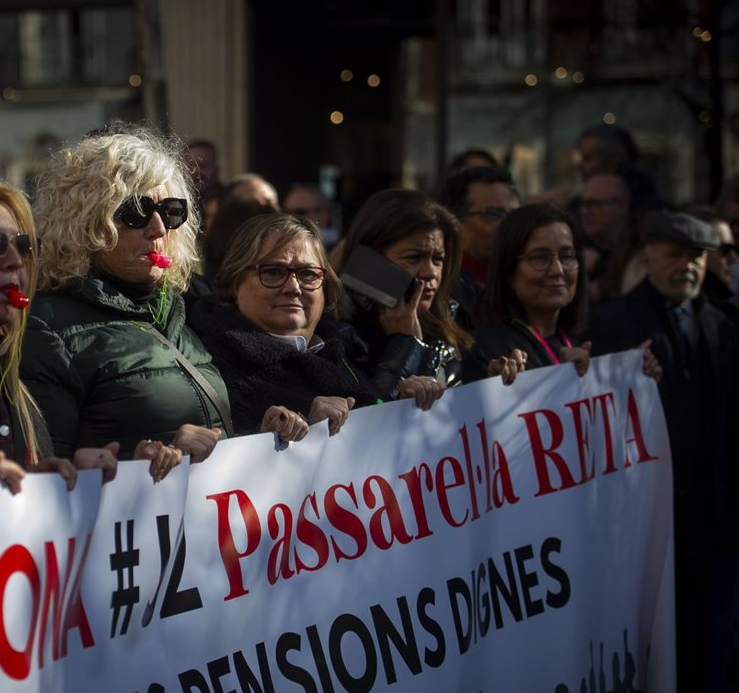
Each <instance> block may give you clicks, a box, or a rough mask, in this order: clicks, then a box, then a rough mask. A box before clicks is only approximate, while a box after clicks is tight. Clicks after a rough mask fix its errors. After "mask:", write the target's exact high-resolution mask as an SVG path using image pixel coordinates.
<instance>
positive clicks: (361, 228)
mask: <svg viewBox="0 0 739 693" xmlns="http://www.w3.org/2000/svg"><path fill="white" fill-rule="evenodd" d="M437 229H438V230H439V231H441V233H442V235H443V237H444V266H443V268H442V272H441V281H440V283H439V288H438V290H437V292H436V296H435V297H434V301H433V303H432V304H431V307H430V308H429V310H428V311H424V312H423V313H420V314H419V316H418V320H419V322H420V323H421V329H422V330H423V335H424V339H429V338H430V339H440V340H445V341H447V342H449V343H450V344H452V345H453V346H454V347H455V348H456V349H457V350H458V351H459V350H460V349H461V347H466V346H469V345H470V344H471V343H472V338H471V336H470V335H469V334H468V333H467V332H465V330H463V329H462V328H461V327H460V326H459V325H457V323H456V322H454V318H453V317H452V314H451V312H450V310H449V298H450V296H451V291H452V287H453V286H454V282H455V281H456V280H457V277H458V276H459V267H460V264H461V262H462V246H461V240H460V238H461V232H460V226H459V222H458V221H457V219H456V217H455V216H454V215H453V214H452V213H451V212H449V210H447V209H446V208H444V207H442V206H441V205H440V204H437V203H436V202H434V201H433V200H432V199H431V198H430V197H428V196H427V195H424V194H423V193H421V192H418V191H416V190H403V189H400V188H393V189H390V190H382V191H381V192H378V193H375V194H374V195H372V197H370V198H369V199H368V200H367V201H366V202H365V203H364V204H363V205H362V207H361V208H360V210H359V212H358V213H357V216H356V217H355V218H354V221H353V222H352V225H351V227H350V228H349V232H348V234H347V236H346V240H345V242H344V244H343V247H342V250H341V255H340V257H339V259H338V261H337V263H336V265H337V266H336V270H337V271H338V272H340V271H341V268H342V267H343V266H344V264H345V263H346V261H347V260H348V259H349V256H350V255H351V254H352V251H353V250H354V249H355V248H356V247H357V246H358V245H368V246H370V247H371V248H374V249H375V250H376V251H378V252H380V253H384V252H385V251H386V250H387V249H388V248H389V247H390V246H391V245H393V244H394V243H397V242H398V241H400V240H402V239H404V238H407V237H408V236H412V235H414V234H416V233H422V232H430V231H435V230H437ZM344 317H346V316H344Z"/></svg>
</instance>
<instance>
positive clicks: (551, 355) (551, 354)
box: [513, 320, 572, 363]
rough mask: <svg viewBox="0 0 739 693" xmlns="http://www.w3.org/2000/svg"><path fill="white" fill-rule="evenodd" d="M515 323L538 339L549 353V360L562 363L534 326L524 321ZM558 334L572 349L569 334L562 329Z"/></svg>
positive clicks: (515, 321)
mask: <svg viewBox="0 0 739 693" xmlns="http://www.w3.org/2000/svg"><path fill="white" fill-rule="evenodd" d="M513 322H514V323H517V324H519V325H521V326H522V327H525V328H526V329H527V330H528V331H529V332H530V333H531V334H532V335H534V337H536V339H537V341H538V342H539V344H541V346H542V347H543V348H544V350H545V351H546V352H547V354H548V356H549V358H550V359H552V361H553V362H554V363H562V362H561V361H560V359H559V357H558V356H557V354H555V353H554V349H552V347H551V346H550V345H549V342H547V340H546V339H544V337H543V336H542V334H541V332H539V330H537V329H536V328H535V327H534V326H533V325H529V324H528V323H525V322H524V321H523V320H514V321H513ZM557 333H558V334H559V336H560V337H561V338H562V341H563V342H564V343H565V344H566V345H567V346H568V347H569V348H570V349H571V348H572V342H571V341H570V338H569V336H568V335H567V333H566V332H565V331H564V330H562V329H559V330H557Z"/></svg>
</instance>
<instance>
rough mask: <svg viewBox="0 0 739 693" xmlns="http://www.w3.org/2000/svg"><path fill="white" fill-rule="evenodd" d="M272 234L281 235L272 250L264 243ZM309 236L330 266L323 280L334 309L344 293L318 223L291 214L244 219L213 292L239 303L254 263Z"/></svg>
mask: <svg viewBox="0 0 739 693" xmlns="http://www.w3.org/2000/svg"><path fill="white" fill-rule="evenodd" d="M268 238H277V241H276V243H275V244H274V246H273V247H272V248H270V251H269V253H268V254H265V253H264V251H263V246H264V243H265V241H266V240H267V239H268ZM300 240H308V242H309V243H310V244H311V246H312V247H313V249H314V250H315V251H316V255H318V259H319V262H320V263H321V267H323V268H324V269H325V270H326V276H325V278H324V280H323V294H324V297H325V306H324V311H323V312H324V313H327V312H330V311H332V310H333V309H334V308H335V307H336V306H337V305H338V303H339V299H340V298H341V295H342V293H343V290H342V287H341V282H340V281H339V278H338V277H337V276H336V272H334V270H333V268H332V267H331V265H330V264H329V262H328V257H327V256H326V248H325V247H324V245H323V239H322V237H321V232H320V231H319V229H318V226H316V224H315V223H314V222H312V221H311V220H310V219H306V218H304V217H294V216H292V215H290V214H260V215H259V216H256V217H253V218H252V219H249V220H248V221H246V222H244V223H243V224H242V225H241V226H239V227H238V228H237V229H236V230H235V231H234V232H233V234H232V236H231V240H230V242H229V244H228V248H227V249H226V255H225V257H224V258H223V262H222V263H221V267H220V269H219V270H218V273H217V274H216V277H215V280H214V281H213V294H214V296H215V297H216V298H217V299H218V300H220V301H225V302H226V303H235V302H236V294H237V292H238V289H239V286H240V285H241V283H242V282H243V281H244V278H245V277H246V274H247V272H248V271H249V269H250V268H251V267H253V266H254V265H258V264H260V263H261V262H264V261H265V260H268V259H269V257H270V256H271V255H274V254H276V253H279V252H280V251H281V250H282V249H284V248H286V247H287V246H289V245H290V244H291V243H294V242H295V241H300Z"/></svg>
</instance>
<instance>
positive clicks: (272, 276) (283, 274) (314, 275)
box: [249, 265, 326, 291]
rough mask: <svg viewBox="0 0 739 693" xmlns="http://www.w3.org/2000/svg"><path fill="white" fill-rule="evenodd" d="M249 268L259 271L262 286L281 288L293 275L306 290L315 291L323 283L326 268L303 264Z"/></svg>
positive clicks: (254, 266)
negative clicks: (297, 265)
mask: <svg viewBox="0 0 739 693" xmlns="http://www.w3.org/2000/svg"><path fill="white" fill-rule="evenodd" d="M249 269H253V270H256V271H257V274H258V275H259V281H260V282H261V284H262V286H264V287H266V288H268V289H281V288H282V287H283V286H285V284H286V283H287V280H288V279H290V277H291V276H292V275H295V279H297V280H298V285H299V286H300V288H301V289H305V290H306V291H315V290H316V289H320V288H321V286H322V285H323V280H324V278H325V277H326V270H325V269H323V267H312V266H310V265H301V266H299V267H291V266H290V265H251V266H250V267H249Z"/></svg>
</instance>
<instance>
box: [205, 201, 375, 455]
mask: <svg viewBox="0 0 739 693" xmlns="http://www.w3.org/2000/svg"><path fill="white" fill-rule="evenodd" d="M341 293H342V289H341V282H340V281H339V279H338V277H337V276H336V274H335V273H334V271H333V269H331V266H330V265H329V263H328V258H327V257H326V250H325V248H324V246H323V242H322V241H321V235H320V231H319V230H318V227H317V226H316V225H315V224H314V223H313V222H312V221H310V220H309V219H307V218H298V217H293V216H290V215H287V214H268V215H260V216H257V217H255V218H253V219H251V220H249V221H248V222H246V223H245V224H242V225H241V226H240V227H239V228H238V229H236V231H234V233H233V236H232V239H231V242H230V244H229V246H228V252H227V253H226V255H225V257H224V259H223V262H222V264H221V268H220V270H219V272H218V274H217V275H216V278H215V281H214V284H213V295H212V296H211V297H206V298H203V299H200V300H199V301H198V302H197V303H195V305H194V307H193V311H192V314H191V322H192V325H193V327H194V329H195V330H196V331H197V332H198V333H199V334H200V336H201V338H202V340H203V342H204V343H205V346H206V348H207V349H208V350H209V351H210V353H211V354H212V355H213V359H214V361H215V363H216V365H217V366H218V368H219V370H220V372H221V374H222V375H223V379H224V381H225V383H226V387H227V389H228V394H229V399H230V402H231V413H232V416H233V423H234V428H235V430H236V432H237V433H243V434H248V433H256V432H260V431H266V430H272V431H275V432H276V433H278V434H279V435H280V437H281V438H282V439H283V440H285V441H289V440H300V439H301V438H303V437H304V436H305V435H306V433H307V432H308V424H313V423H317V422H319V421H323V420H325V419H328V420H329V432H330V433H331V434H332V435H333V434H335V433H337V432H338V431H339V429H340V428H341V426H342V425H343V424H344V422H345V421H346V418H347V416H348V414H349V411H350V410H351V409H352V408H353V407H354V406H355V405H356V406H365V405H369V404H374V403H375V402H377V401H378V399H379V398H380V397H381V393H380V392H379V390H378V389H377V388H376V387H375V385H374V383H373V382H372V381H371V380H370V379H369V378H368V377H367V376H366V375H364V374H363V373H362V372H361V371H360V370H359V369H357V368H356V367H354V366H352V364H351V363H350V362H349V360H348V358H347V355H346V354H345V352H344V348H343V342H342V339H341V337H340V334H339V331H338V327H337V325H336V323H335V321H334V320H332V319H330V318H329V317H324V316H325V315H326V314H327V313H330V312H331V311H332V310H333V309H334V308H335V306H336V304H337V303H338V301H339V298H340V296H341Z"/></svg>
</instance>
